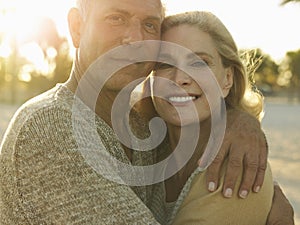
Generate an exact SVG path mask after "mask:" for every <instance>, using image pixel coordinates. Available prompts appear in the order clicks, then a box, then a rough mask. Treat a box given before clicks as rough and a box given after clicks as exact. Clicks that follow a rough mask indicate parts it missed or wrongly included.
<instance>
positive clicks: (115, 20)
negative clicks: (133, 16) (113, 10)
mask: <svg viewBox="0 0 300 225" xmlns="http://www.w3.org/2000/svg"><path fill="white" fill-rule="evenodd" d="M106 20H107V21H108V22H109V23H110V24H112V25H122V24H124V23H125V18H124V17H122V16H120V15H111V16H108V17H107V19H106Z"/></svg>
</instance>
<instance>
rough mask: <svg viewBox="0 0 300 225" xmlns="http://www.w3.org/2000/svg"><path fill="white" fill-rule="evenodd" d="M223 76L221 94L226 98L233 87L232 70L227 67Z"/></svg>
mask: <svg viewBox="0 0 300 225" xmlns="http://www.w3.org/2000/svg"><path fill="white" fill-rule="evenodd" d="M225 72H226V74H225V76H224V81H223V86H222V92H223V97H224V98H225V97H227V95H228V94H229V91H230V89H231V87H232V85H233V68H232V67H231V66H230V67H227V68H226V69H225Z"/></svg>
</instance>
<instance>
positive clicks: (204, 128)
mask: <svg viewBox="0 0 300 225" xmlns="http://www.w3.org/2000/svg"><path fill="white" fill-rule="evenodd" d="M210 123H211V121H210V119H207V120H205V121H203V122H201V124H200V132H199V134H195V132H194V130H195V129H193V127H189V126H185V127H182V128H181V127H178V126H173V125H170V124H167V127H168V135H169V136H168V137H169V143H170V148H171V150H172V151H174V150H175V148H176V146H177V145H178V143H179V141H181V142H182V141H183V139H185V138H181V135H183V134H182V133H183V132H186V133H185V135H184V136H187V137H189V138H187V140H185V143H183V145H182V146H190V145H191V141H193V140H195V139H196V138H198V142H197V144H196V147H195V149H193V151H194V152H193V154H192V156H191V157H190V159H189V160H188V162H187V163H186V164H185V165H184V166H183V168H181V169H180V170H179V171H178V172H177V173H176V174H175V175H174V176H172V177H171V178H169V179H167V180H166V181H165V187H166V192H167V196H166V197H167V198H166V200H167V201H168V202H172V201H176V199H177V198H178V196H179V194H180V192H181V190H182V188H183V186H184V185H185V183H186V181H187V180H188V178H189V177H190V175H191V174H192V173H193V172H194V170H195V169H196V168H197V166H198V164H197V162H198V160H199V159H200V158H201V156H202V154H203V152H204V150H205V147H206V144H207V142H208V139H209V135H210V128H211V124H210ZM191 126H196V125H195V124H194V125H191ZM198 126H199V125H198ZM189 132H190V133H189ZM195 135H197V136H195ZM187 149H188V147H184V148H182V147H181V149H179V151H186V150H187ZM175 160H176V163H177V165H178V167H179V166H180V165H181V164H182V159H181V158H178V159H175Z"/></svg>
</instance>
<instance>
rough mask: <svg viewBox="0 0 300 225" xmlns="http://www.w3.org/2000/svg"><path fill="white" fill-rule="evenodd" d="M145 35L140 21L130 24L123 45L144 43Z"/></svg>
mask: <svg viewBox="0 0 300 225" xmlns="http://www.w3.org/2000/svg"><path fill="white" fill-rule="evenodd" d="M143 40H144V35H143V30H142V25H141V23H140V22H139V21H134V22H131V23H130V24H128V27H127V29H126V31H125V33H124V37H123V40H122V44H130V43H133V42H136V41H143Z"/></svg>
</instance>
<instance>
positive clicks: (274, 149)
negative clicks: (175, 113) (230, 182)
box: [0, 102, 300, 225]
mask: <svg viewBox="0 0 300 225" xmlns="http://www.w3.org/2000/svg"><path fill="white" fill-rule="evenodd" d="M16 109H17V106H10V105H4V104H0V141H1V139H2V136H3V134H4V131H5V129H6V127H7V125H8V122H9V120H10V118H11V117H12V115H13V113H14V112H15V110H16ZM265 111H266V113H265V117H264V119H263V121H262V126H263V129H264V130H265V133H266V136H267V139H268V142H269V146H270V152H269V161H270V163H271V166H272V171H273V175H274V179H275V180H276V181H278V182H279V184H280V186H281V187H282V189H283V191H284V193H285V195H286V196H287V198H288V199H289V201H290V202H291V204H292V205H293V208H294V211H295V224H296V225H300V105H299V104H298V105H297V104H288V103H274V102H271V103H268V102H267V103H266V108H265Z"/></svg>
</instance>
